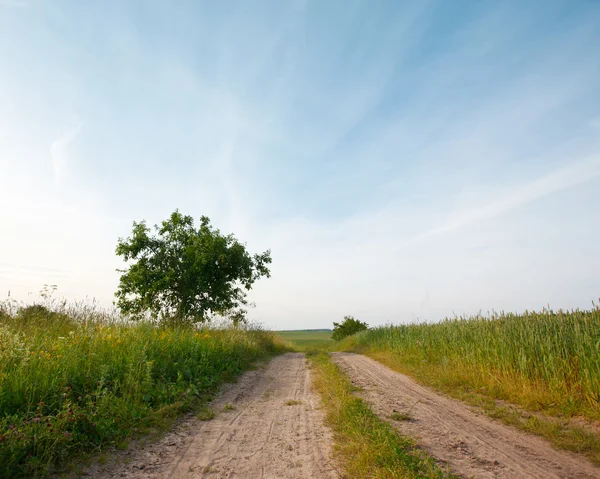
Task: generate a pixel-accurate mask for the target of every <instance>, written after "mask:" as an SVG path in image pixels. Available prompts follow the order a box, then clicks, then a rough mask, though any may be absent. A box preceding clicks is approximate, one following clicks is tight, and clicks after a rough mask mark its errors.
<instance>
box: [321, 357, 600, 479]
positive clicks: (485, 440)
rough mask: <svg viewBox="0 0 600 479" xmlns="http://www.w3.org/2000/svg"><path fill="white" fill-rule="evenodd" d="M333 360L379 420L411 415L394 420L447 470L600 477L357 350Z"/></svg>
mask: <svg viewBox="0 0 600 479" xmlns="http://www.w3.org/2000/svg"><path fill="white" fill-rule="evenodd" d="M332 356H333V358H334V361H335V362H336V363H337V364H339V365H340V367H341V368H342V370H344V371H345V372H346V374H348V376H349V377H350V378H351V380H352V382H353V383H354V384H355V385H357V386H360V387H362V388H363V389H362V392H361V393H360V395H361V396H362V397H364V399H366V400H367V402H368V403H369V404H370V405H371V407H372V408H373V411H374V412H375V413H377V414H378V415H379V416H380V417H382V418H383V419H385V420H387V421H389V420H390V419H389V417H390V415H391V414H392V412H393V411H394V410H396V411H398V412H405V413H408V414H409V415H410V416H411V418H412V419H411V420H409V421H400V422H396V423H395V425H396V426H397V428H398V429H399V431H400V432H401V433H402V434H405V435H407V436H411V437H413V438H415V439H416V440H417V442H418V444H419V445H420V446H421V447H423V448H424V449H425V450H426V451H428V452H429V453H430V454H431V455H432V456H434V457H435V458H436V459H438V460H439V461H440V462H442V463H446V464H448V465H449V466H450V469H451V470H452V471H453V472H455V473H458V474H461V475H463V476H464V477H475V478H477V479H479V478H482V479H492V478H494V479H507V478H510V479H524V478H543V479H554V478H586V479H588V478H600V468H597V467H595V466H593V465H592V464H591V463H590V462H588V461H587V460H586V459H584V458H582V457H579V456H577V455H574V454H570V453H567V452H564V451H557V450H555V449H553V448H552V447H551V446H550V445H549V444H548V443H547V442H546V441H544V440H542V439H540V438H539V437H536V436H533V435H530V434H526V433H524V432H521V431H519V430H517V429H514V428H511V427H509V426H506V425H504V424H500V423H498V422H495V421H493V420H491V419H489V418H488V417H487V416H484V415H481V414H478V413H477V412H475V411H474V410H472V409H471V408H469V406H467V405H465V404H464V403H461V402H460V401H456V400H454V399H450V398H447V397H444V396H442V395H440V394H437V393H435V392H433V391H432V390H430V389H427V388H425V387H423V386H420V385H419V384H417V383H415V382H414V381H413V380H412V379H410V378H408V377H407V376H404V375H402V374H399V373H397V372H395V371H392V370H391V369H389V368H387V367H386V366H384V365H382V364H380V363H378V362H376V361H373V360H372V359H370V358H367V357H365V356H362V355H358V354H351V353H333V354H332Z"/></svg>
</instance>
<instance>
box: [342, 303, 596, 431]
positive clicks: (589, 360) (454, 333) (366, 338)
mask: <svg viewBox="0 0 600 479" xmlns="http://www.w3.org/2000/svg"><path fill="white" fill-rule="evenodd" d="M340 347H341V348H342V349H350V350H352V349H354V350H359V351H362V352H368V353H370V354H371V355H377V354H380V353H384V354H387V355H388V360H389V359H390V358H391V359H393V360H394V361H395V362H396V364H397V365H399V367H400V368H401V369H404V370H405V371H406V372H409V373H411V372H412V373H414V375H416V376H417V377H418V378H422V379H424V380H425V381H426V382H429V383H433V384H434V385H436V386H439V385H445V386H447V387H453V386H462V387H466V388H471V389H473V390H476V391H481V392H484V393H487V394H490V395H492V396H494V397H498V398H504V399H508V400H512V401H514V402H516V403H519V404H522V405H524V406H526V407H528V408H531V409H534V410H540V409H544V410H549V411H554V412H558V413H560V414H565V415H574V414H581V415H584V416H587V417H588V418H593V419H600V309H599V308H598V307H596V306H594V308H593V309H591V310H587V311H580V310H573V311H562V310H559V311H553V310H551V309H544V310H543V311H540V312H534V311H526V312H525V313H523V314H512V313H493V314H490V315H487V316H482V315H478V316H474V317H458V318H452V319H445V320H443V321H442V322H440V323H435V324H414V325H400V326H388V327H380V328H375V329H372V330H369V331H366V332H364V333H361V334H358V335H356V336H352V337H350V338H348V339H347V340H346V341H343V342H342V343H341V344H340Z"/></svg>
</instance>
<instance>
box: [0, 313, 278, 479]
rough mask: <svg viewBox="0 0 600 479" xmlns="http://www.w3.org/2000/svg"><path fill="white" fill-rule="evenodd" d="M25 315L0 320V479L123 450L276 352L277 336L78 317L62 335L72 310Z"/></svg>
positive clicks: (86, 315) (7, 315) (34, 474)
mask: <svg viewBox="0 0 600 479" xmlns="http://www.w3.org/2000/svg"><path fill="white" fill-rule="evenodd" d="M0 309H2V308H0ZM20 311H21V312H20V313H19V312H15V313H9V312H7V311H6V308H5V309H4V313H3V314H2V315H1V317H0V411H1V412H2V413H1V416H0V477H11V478H13V477H14V478H19V477H40V476H43V475H45V474H46V473H48V472H51V471H52V468H53V465H55V464H58V463H61V462H62V461H64V460H68V459H69V458H70V457H74V456H78V455H79V454H80V453H82V452H86V451H94V450H99V449H100V448H102V447H104V446H105V445H109V444H121V443H123V442H124V441H125V440H126V438H127V437H130V436H132V435H134V434H136V433H137V432H139V431H141V430H143V429H144V428H148V427H153V426H157V425H158V426H160V425H161V424H162V423H164V422H165V421H166V420H167V419H168V418H169V417H173V416H174V415H176V414H177V413H180V412H183V411H186V410H189V409H190V408H191V407H192V406H195V405H196V404H197V403H201V402H203V401H204V400H205V399H206V398H207V397H209V396H210V395H211V394H213V393H214V392H215V391H216V389H217V387H218V386H219V384H221V383H222V382H223V381H225V380H229V379H233V378H234V377H235V376H237V375H239V374H240V373H241V372H242V371H244V370H245V369H247V368H248V367H249V366H250V365H251V364H252V362H253V361H255V360H257V359H261V358H264V357H266V356H267V355H269V354H272V353H276V352H279V349H278V346H277V345H276V344H275V342H274V335H273V334H271V333H268V332H263V331H260V330H251V329H248V328H244V329H242V328H235V329H219V330H213V329H206V328H205V329H200V330H198V329H194V328H191V327H164V326H158V325H156V324H149V323H148V322H145V321H142V322H137V323H133V324H132V323H126V322H124V321H122V320H117V321H112V322H111V321H107V320H105V319H104V320H101V319H99V316H100V315H94V314H91V313H89V312H87V311H85V310H81V311H79V314H78V320H77V321H75V320H71V323H70V326H69V329H68V330H67V331H66V332H65V328H64V327H63V325H64V321H62V320H61V321H55V320H56V319H57V318H63V316H69V317H70V316H72V314H71V310H68V311H67V310H65V311H64V312H54V311H50V310H48V309H45V310H44V309H42V308H39V307H33V308H21V310H20ZM67 312H68V313H69V314H68V315H67ZM34 316H35V318H34Z"/></svg>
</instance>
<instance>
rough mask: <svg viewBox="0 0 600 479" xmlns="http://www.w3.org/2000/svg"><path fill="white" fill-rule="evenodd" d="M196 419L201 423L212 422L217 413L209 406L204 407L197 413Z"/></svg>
mask: <svg viewBox="0 0 600 479" xmlns="http://www.w3.org/2000/svg"><path fill="white" fill-rule="evenodd" d="M196 417H197V418H198V419H199V420H200V421H210V420H211V419H214V417H215V412H214V411H213V410H212V409H211V408H209V407H208V406H202V407H201V408H200V409H199V411H198V412H197V413H196Z"/></svg>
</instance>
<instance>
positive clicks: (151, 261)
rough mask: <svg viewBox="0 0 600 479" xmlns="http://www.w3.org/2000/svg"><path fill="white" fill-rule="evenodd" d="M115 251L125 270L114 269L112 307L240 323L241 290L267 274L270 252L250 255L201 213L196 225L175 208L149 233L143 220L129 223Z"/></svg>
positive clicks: (172, 318)
mask: <svg viewBox="0 0 600 479" xmlns="http://www.w3.org/2000/svg"><path fill="white" fill-rule="evenodd" d="M116 253H117V255H118V256H121V257H123V259H124V260H125V261H126V262H129V264H128V269H124V270H118V271H119V272H120V273H122V275H121V279H120V280H119V287H118V290H117V292H116V293H115V296H116V297H117V306H118V307H119V308H120V309H121V311H122V312H123V313H124V314H127V315H130V316H131V317H133V318H135V319H138V318H140V317H143V316H145V315H150V316H151V317H152V318H155V319H159V320H163V321H175V322H178V323H181V322H205V321H208V320H210V318H211V317H212V316H213V315H215V314H216V315H231V316H233V318H234V320H235V321H238V322H239V321H243V320H244V315H243V313H240V312H241V311H245V310H244V309H243V307H244V306H246V305H247V304H248V303H247V301H246V291H249V290H250V289H251V288H252V285H253V284H254V282H255V281H257V280H258V279H260V278H261V277H262V276H266V277H269V276H270V271H269V269H268V267H267V265H268V264H270V263H271V252H270V250H267V251H265V252H264V253H261V254H255V255H253V256H252V255H250V254H249V253H248V251H247V250H246V246H245V245H244V244H242V243H240V242H239V241H238V240H237V239H236V238H235V237H234V236H233V235H231V234H230V235H228V236H224V235H222V234H221V232H220V231H219V230H218V229H214V228H213V227H212V226H211V224H210V220H209V219H208V218H207V217H206V216H202V217H201V219H200V226H199V227H198V228H197V229H196V228H195V227H194V220H193V218H192V217H191V216H185V215H182V214H181V213H179V211H178V210H175V212H174V213H172V214H171V216H170V217H169V219H168V220H165V221H163V222H162V223H161V225H160V226H158V225H155V226H154V234H152V232H151V230H150V228H148V226H146V222H145V221H141V222H139V223H137V222H135V221H134V222H133V231H132V233H131V236H130V237H128V238H125V239H123V238H119V241H118V243H117V249H116Z"/></svg>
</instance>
